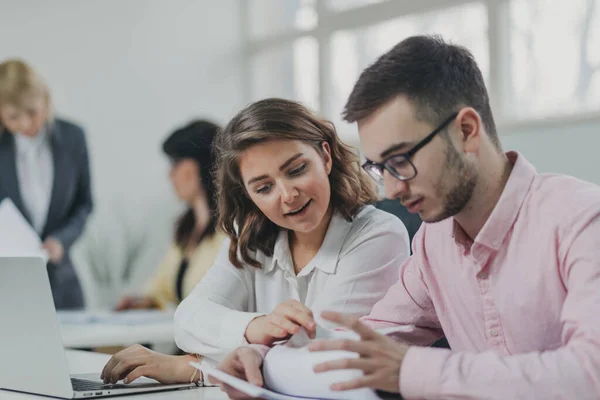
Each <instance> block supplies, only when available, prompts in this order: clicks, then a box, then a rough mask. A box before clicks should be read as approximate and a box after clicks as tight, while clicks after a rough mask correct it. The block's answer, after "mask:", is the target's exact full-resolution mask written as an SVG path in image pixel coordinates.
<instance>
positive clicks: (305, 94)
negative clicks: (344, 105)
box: [250, 36, 319, 110]
mask: <svg viewBox="0 0 600 400" xmlns="http://www.w3.org/2000/svg"><path fill="white" fill-rule="evenodd" d="M317 60H318V44H317V40H316V39H315V38H314V37H310V36H306V37H301V38H299V39H296V40H295V41H294V42H293V43H292V44H291V46H290V45H287V44H284V45H281V46H278V47H274V48H268V49H265V50H263V51H261V52H258V53H256V54H255V55H254V56H253V57H252V59H251V63H250V69H251V77H252V82H251V93H252V100H253V101H255V100H260V99H264V98H266V97H283V98H287V99H293V100H298V101H301V102H302V103H304V104H305V105H307V106H309V107H311V108H313V109H315V110H318V109H319V81H318V80H319V73H318V68H319V67H318V61H317Z"/></svg>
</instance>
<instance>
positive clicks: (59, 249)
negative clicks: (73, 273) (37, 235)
mask: <svg viewBox="0 0 600 400" xmlns="http://www.w3.org/2000/svg"><path fill="white" fill-rule="evenodd" d="M42 248H43V249H45V250H46V251H48V259H49V260H50V262H51V263H52V264H58V263H60V262H61V261H62V259H63V257H64V255H65V249H64V248H63V245H62V243H60V242H59V241H58V240H57V239H55V238H53V237H48V238H46V240H45V241H44V244H43V245H42Z"/></svg>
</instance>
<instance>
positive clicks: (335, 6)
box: [326, 0, 383, 11]
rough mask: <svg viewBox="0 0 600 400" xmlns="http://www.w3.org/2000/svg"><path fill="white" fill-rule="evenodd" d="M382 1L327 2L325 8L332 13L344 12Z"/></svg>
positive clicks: (340, 0)
mask: <svg viewBox="0 0 600 400" xmlns="http://www.w3.org/2000/svg"><path fill="white" fill-rule="evenodd" d="M382 1H383V0H327V1H326V7H327V8H329V9H331V10H333V11H346V10H350V9H353V8H358V7H362V6H367V5H370V4H375V3H381V2H382Z"/></svg>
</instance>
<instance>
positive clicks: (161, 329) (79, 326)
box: [58, 311, 175, 352]
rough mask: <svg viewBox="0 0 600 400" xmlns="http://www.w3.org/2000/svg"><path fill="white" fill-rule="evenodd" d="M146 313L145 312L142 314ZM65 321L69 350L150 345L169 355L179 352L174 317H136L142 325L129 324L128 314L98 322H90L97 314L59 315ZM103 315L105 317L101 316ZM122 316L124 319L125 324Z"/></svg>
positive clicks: (64, 334)
mask: <svg viewBox="0 0 600 400" xmlns="http://www.w3.org/2000/svg"><path fill="white" fill-rule="evenodd" d="M142 312H143V311H142ZM58 314H59V321H60V322H61V325H60V330H61V333H62V339H63V345H64V346H65V347H68V348H96V347H104V346H130V345H132V344H136V343H143V344H145V343H148V344H152V345H153V347H154V348H155V349H156V350H158V351H163V352H169V351H172V350H174V349H175V343H174V340H173V314H172V313H168V312H167V313H160V314H164V315H159V314H157V312H156V311H148V316H147V318H148V320H147V322H144V316H143V315H142V314H141V313H140V314H136V317H137V318H138V319H139V322H138V323H135V324H132V323H131V321H127V320H126V318H127V316H126V315H122V314H117V317H116V318H111V317H106V316H104V317H105V318H100V317H97V316H96V317H93V318H95V320H94V322H89V323H86V322H85V321H86V319H88V318H89V319H90V320H91V318H92V317H90V316H93V315H94V314H93V313H78V312H73V313H71V314H70V315H69V313H68V312H67V313H65V312H62V313H60V312H59V313H58ZM98 315H101V314H98ZM119 317H124V318H125V319H123V320H122V321H121V320H119V319H118V318H119Z"/></svg>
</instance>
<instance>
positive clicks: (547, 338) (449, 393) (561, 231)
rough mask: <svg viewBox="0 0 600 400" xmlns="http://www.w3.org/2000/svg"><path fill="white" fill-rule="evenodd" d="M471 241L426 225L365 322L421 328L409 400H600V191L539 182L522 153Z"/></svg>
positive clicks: (451, 228) (450, 226)
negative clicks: (443, 345)
mask: <svg viewBox="0 0 600 400" xmlns="http://www.w3.org/2000/svg"><path fill="white" fill-rule="evenodd" d="M508 157H509V159H510V160H511V162H513V163H514V168H513V170H512V172H511V175H510V177H509V179H508V181H507V184H506V187H505V189H504V191H503V193H502V195H501V197H500V200H499V202H498V204H497V205H496V207H495V208H494V210H493V212H492V214H491V215H490V217H489V219H488V220H487V222H486V223H485V225H484V226H483V228H482V229H481V231H480V232H479V234H478V235H477V237H476V238H475V240H474V241H471V240H470V239H469V238H468V236H467V235H466V234H465V233H464V231H463V230H462V228H461V227H460V226H459V225H458V224H456V223H455V222H454V220H453V219H452V218H449V219H447V220H444V221H442V222H439V223H435V224H423V226H422V227H421V229H420V230H419V232H418V233H417V235H416V236H415V238H414V240H413V252H414V255H413V256H412V257H411V258H409V259H408V260H407V261H406V262H405V263H404V264H403V265H402V267H401V268H400V273H399V274H400V275H399V281H398V282H397V283H396V284H395V285H394V286H393V287H392V288H391V289H390V290H389V291H388V292H387V294H386V295H385V297H384V298H383V299H382V300H381V301H379V302H378V303H377V304H376V305H375V306H374V307H373V310H372V311H371V313H370V314H369V315H368V316H367V317H364V319H363V321H366V322H367V323H368V324H369V325H370V326H372V327H377V328H379V327H385V326H395V325H409V326H414V328H413V329H412V330H411V333H408V334H403V335H402V336H400V339H403V340H406V341H408V342H410V343H413V344H417V345H429V344H431V343H432V342H433V341H435V340H436V339H437V338H439V337H441V335H442V330H443V333H445V334H446V337H447V339H448V341H449V343H450V346H451V347H452V351H450V350H447V349H438V348H429V347H417V346H415V347H411V348H410V349H409V351H408V353H407V354H406V358H405V359H404V362H403V364H402V367H401V372H400V392H401V393H402V395H403V396H404V398H406V399H415V398H424V399H483V398H485V399H502V400H508V399H510V400H515V399H570V400H571V399H577V400H583V399H600V188H599V187H598V186H595V185H592V184H590V183H586V182H582V181H579V180H577V179H575V178H572V177H568V176H561V175H540V174H538V173H536V171H535V169H534V168H533V166H532V165H531V164H529V162H527V160H526V159H525V158H524V157H523V156H522V155H520V154H518V153H508Z"/></svg>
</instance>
